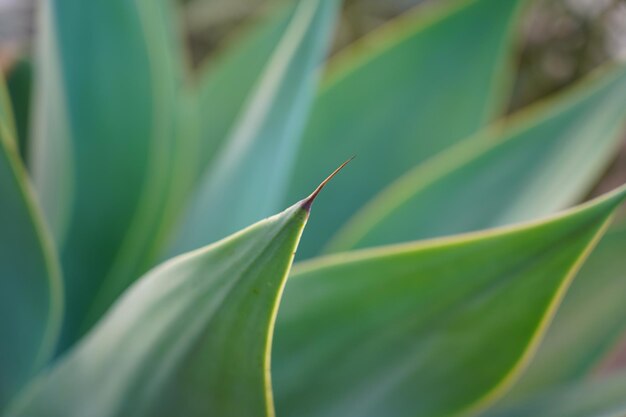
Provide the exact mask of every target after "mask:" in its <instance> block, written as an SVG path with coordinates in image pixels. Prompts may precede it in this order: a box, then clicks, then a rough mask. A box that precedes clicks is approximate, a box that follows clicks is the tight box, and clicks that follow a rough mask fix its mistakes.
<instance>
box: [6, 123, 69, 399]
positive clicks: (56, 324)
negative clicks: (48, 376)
mask: <svg viewBox="0 0 626 417" xmlns="http://www.w3.org/2000/svg"><path fill="white" fill-rule="evenodd" d="M0 231H1V232H0V338H1V339H2V342H1V343H0V410H2V409H3V408H4V406H5V405H6V403H7V402H8V400H9V399H10V398H11V397H12V396H13V395H14V394H15V393H16V391H17V390H18V389H19V388H21V386H22V385H23V384H24V383H25V382H27V381H28V379H29V378H30V377H31V376H32V375H33V374H34V373H35V372H36V371H38V370H39V368H41V366H42V365H44V364H45V362H46V361H47V360H48V359H49V358H50V356H51V354H52V352H53V349H54V346H55V343H56V340H57V336H58V333H59V329H60V325H61V309H62V305H63V302H62V286H61V278H60V274H59V267H58V264H57V260H56V254H55V253H54V250H53V248H52V246H51V242H50V238H49V236H48V235H47V232H46V230H45V228H44V226H43V221H42V216H41V213H40V212H39V209H38V207H37V205H36V203H35V200H34V198H33V193H32V189H31V188H30V185H29V184H28V181H27V177H26V172H25V170H24V167H23V166H22V163H21V162H20V157H19V155H18V151H17V148H16V144H15V141H14V139H13V138H12V136H11V133H10V132H9V129H8V128H7V126H6V125H5V123H4V120H0Z"/></svg>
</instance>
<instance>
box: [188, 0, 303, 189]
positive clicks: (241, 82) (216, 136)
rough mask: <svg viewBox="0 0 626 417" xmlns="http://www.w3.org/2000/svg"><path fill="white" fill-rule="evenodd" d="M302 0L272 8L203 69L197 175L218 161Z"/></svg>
mask: <svg viewBox="0 0 626 417" xmlns="http://www.w3.org/2000/svg"><path fill="white" fill-rule="evenodd" d="M297 4H298V2H288V5H285V6H284V7H283V8H282V9H273V8H272V9H271V11H270V13H269V14H268V16H267V17H264V19H263V20H262V21H261V22H259V23H256V24H255V25H254V26H252V28H250V29H248V30H247V31H245V32H244V33H243V34H242V35H240V36H239V37H238V38H236V39H234V40H233V41H231V45H230V46H229V47H228V48H226V49H225V50H224V51H223V52H222V53H217V54H216V55H217V56H216V57H211V59H210V60H209V61H208V62H205V63H204V64H203V66H202V67H201V69H200V71H199V79H198V80H196V82H195V84H196V86H195V87H196V89H197V90H196V91H193V92H192V93H193V94H196V95H197V96H198V98H197V99H198V103H199V107H200V108H202V109H204V110H205V111H203V112H202V115H201V117H200V119H201V120H200V132H199V140H200V142H199V146H200V147H201V148H200V152H198V155H197V156H196V158H198V166H197V167H196V172H195V176H194V178H195V179H196V180H200V179H201V178H202V176H203V174H204V173H205V172H206V171H207V169H208V168H209V166H210V164H211V162H213V161H214V160H215V157H216V156H217V155H216V154H217V151H218V149H219V148H220V146H222V145H223V144H224V142H225V140H226V139H227V138H228V135H229V133H231V131H232V129H233V128H234V126H235V125H236V124H237V119H238V118H240V117H241V114H242V112H243V111H244V108H245V105H246V103H247V102H248V101H250V96H251V95H252V94H253V93H254V88H255V85H257V84H258V83H259V82H260V79H261V78H262V76H263V71H262V69H263V68H265V67H267V65H268V63H269V61H270V60H271V58H272V55H273V53H274V52H275V50H276V47H277V45H278V44H279V43H280V41H281V39H282V38H283V37H284V36H285V33H286V31H287V29H288V27H289V23H290V22H291V21H292V19H293V18H294V13H295V11H296V10H297Z"/></svg>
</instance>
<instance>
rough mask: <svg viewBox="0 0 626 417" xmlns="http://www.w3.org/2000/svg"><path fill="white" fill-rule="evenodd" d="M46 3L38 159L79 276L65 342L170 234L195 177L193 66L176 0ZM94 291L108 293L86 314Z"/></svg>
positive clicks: (51, 211) (71, 287)
mask: <svg viewBox="0 0 626 417" xmlns="http://www.w3.org/2000/svg"><path fill="white" fill-rule="evenodd" d="M43 7H44V9H43V10H42V13H41V17H42V22H41V25H40V27H41V30H40V38H39V42H40V44H39V53H40V55H39V63H40V68H39V71H38V72H37V76H38V77H39V78H38V82H37V86H38V90H37V92H36V104H35V105H36V106H37V107H36V109H37V113H36V118H37V119H36V120H35V123H36V126H37V131H35V132H34V145H33V147H34V149H33V152H34V153H33V155H34V156H33V159H32V164H33V172H34V177H35V183H36V186H37V189H38V191H39V194H40V197H41V199H42V202H43V206H44V208H45V210H46V214H47V217H48V219H49V221H50V223H51V224H52V226H53V230H54V232H55V238H56V241H57V244H58V245H59V246H60V247H61V259H62V263H63V268H64V271H65V275H66V280H67V283H68V284H67V286H66V290H67V293H66V298H67V308H68V314H67V317H68V320H66V322H65V327H64V337H63V347H66V346H68V345H69V344H71V342H72V341H74V340H75V339H76V337H77V335H79V334H80V333H81V332H83V331H84V330H86V329H87V328H88V325H89V323H90V322H93V321H95V319H97V316H98V315H99V314H100V313H101V311H102V310H103V309H104V308H105V307H106V306H107V305H108V303H110V301H111V297H108V296H106V295H96V294H97V293H98V292H100V291H103V290H101V289H100V286H101V283H102V282H105V281H106V282H108V281H111V280H112V281H115V285H114V286H115V287H116V288H118V287H121V289H123V288H124V286H125V285H127V284H128V283H129V282H131V281H132V280H133V279H135V278H136V277H138V276H139V275H140V274H141V273H143V272H145V270H146V269H147V268H148V267H149V266H150V265H151V264H152V260H153V258H154V257H155V256H156V253H157V251H158V249H159V248H155V246H158V244H159V243H160V242H161V241H162V240H163V239H162V237H161V236H160V235H161V234H163V233H164V231H163V230H162V228H163V227H165V225H166V224H167V223H168V219H167V217H168V215H171V213H170V212H171V209H170V208H169V207H171V205H172V204H174V203H175V202H176V201H177V200H176V198H175V197H178V195H177V193H178V191H177V188H178V187H182V186H181V185H180V184H179V182H180V181H181V176H184V175H187V174H186V173H185V171H184V170H178V169H177V168H178V167H180V166H183V167H184V163H185V157H186V155H184V154H181V153H182V151H181V149H183V148H184V147H185V146H186V139H185V137H176V134H177V133H179V132H178V131H177V129H178V128H179V127H178V126H177V125H176V123H177V116H178V111H179V110H178V107H179V106H178V103H177V94H178V88H179V86H180V84H181V83H182V74H181V72H182V71H181V69H180V68H178V67H177V65H176V64H177V63H178V59H177V58H178V56H175V54H174V51H173V49H174V48H173V44H174V35H173V31H174V29H173V24H172V23H171V22H170V21H169V20H171V18H172V16H171V13H170V10H169V2H163V1H161V2H159V1H157V2H155V1H150V0H134V1H126V0H111V1H105V2H83V1H79V0H51V1H47V2H44V4H43ZM111 28H115V30H113V31H112V30H111ZM77 34H80V35H77ZM174 139H176V140H174ZM189 151H190V150H189ZM120 283H121V284H120ZM109 285H113V284H109ZM107 293H110V291H107ZM115 293H119V291H117V292H115ZM94 297H96V298H99V299H102V298H104V300H100V301H98V304H99V307H97V309H96V310H95V311H92V312H90V313H87V311H88V310H89V309H90V308H91V307H90V305H91V304H92V302H93V300H94Z"/></svg>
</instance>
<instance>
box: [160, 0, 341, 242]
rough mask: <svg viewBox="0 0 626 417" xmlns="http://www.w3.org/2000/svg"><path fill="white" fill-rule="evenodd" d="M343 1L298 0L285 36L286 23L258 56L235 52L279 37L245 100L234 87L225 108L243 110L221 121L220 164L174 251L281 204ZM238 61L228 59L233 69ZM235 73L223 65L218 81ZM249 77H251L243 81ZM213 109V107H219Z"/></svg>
mask: <svg viewBox="0 0 626 417" xmlns="http://www.w3.org/2000/svg"><path fill="white" fill-rule="evenodd" d="M337 7H338V2H337V1H336V0H306V1H300V2H297V3H296V7H295V10H293V13H292V14H289V21H288V24H286V25H285V22H284V21H283V20H280V22H279V23H280V24H279V25H278V26H280V28H281V29H282V31H280V37H279V38H277V37H275V35H276V34H277V33H278V31H279V28H275V27H272V28H271V29H272V30H271V31H270V32H271V33H269V34H265V36H267V37H268V39H265V37H263V38H262V39H261V40H262V42H260V43H261V44H262V45H261V48H260V51H257V52H256V54H259V55H260V56H259V57H257V56H256V55H255V56H253V57H249V56H246V58H245V59H243V58H242V57H241V56H237V57H235V58H232V57H231V60H235V62H238V63H240V64H251V63H253V62H257V61H259V62H262V61H263V60H262V59H261V58H262V57H263V56H264V54H263V51H264V49H265V48H267V47H268V46H269V44H270V41H274V42H276V41H277V43H276V44H275V45H273V47H272V54H271V57H269V58H268V59H267V63H266V66H265V67H264V68H262V75H261V76H260V77H259V78H258V80H257V81H256V82H255V83H254V85H253V87H252V89H251V90H250V91H248V92H247V93H246V96H245V104H241V105H239V100H240V95H241V94H242V93H243V91H240V90H239V88H238V89H237V90H235V92H234V98H233V99H232V100H233V102H232V103H229V101H227V103H228V104H227V107H226V109H227V110H228V111H234V110H237V109H239V110H240V114H237V116H236V121H234V120H233V117H232V115H231V116H230V117H229V116H226V117H225V118H224V120H223V121H222V122H220V123H218V124H217V127H216V129H217V131H216V133H217V134H221V133H224V132H226V131H227V129H230V130H229V136H228V138H227V139H226V141H224V143H223V146H222V148H221V149H220V151H219V153H218V155H217V158H216V160H215V161H214V163H213V165H212V166H211V167H210V168H209V169H208V170H207V171H206V172H205V173H204V175H203V177H202V178H201V179H200V180H199V183H198V188H197V190H196V192H195V194H194V196H193V198H192V199H191V202H190V206H189V209H188V210H187V212H186V213H185V214H184V215H183V216H182V218H181V227H180V230H179V232H178V236H177V237H176V238H175V240H174V243H173V249H172V252H173V253H180V252H183V251H186V250H190V249H195V248H197V247H199V246H201V245H203V244H206V243H209V242H211V241H214V240H216V239H218V238H222V237H224V236H225V235H227V234H229V233H232V232H233V231H235V230H237V229H239V228H241V227H244V226H245V225H246V224H249V223H251V222H254V221H256V220H258V219H260V218H263V217H265V216H267V215H269V214H270V213H272V212H274V211H275V210H277V209H278V207H280V206H281V200H282V198H283V194H284V191H285V188H286V182H287V179H286V178H287V176H286V173H288V172H289V171H290V169H291V166H292V162H293V155H294V153H295V151H296V149H297V144H298V140H297V138H298V136H299V135H300V131H301V128H302V125H303V123H304V121H305V118H306V116H307V110H308V107H309V104H310V102H311V100H312V97H313V92H314V87H315V80H316V75H317V67H318V65H319V64H320V62H321V61H322V60H323V58H324V53H325V50H326V44H327V42H328V38H329V36H330V34H331V32H332V25H333V22H334V17H335V14H336V11H337ZM257 43H258V42H255V43H254V44H253V45H257ZM249 48H250V45H244V49H243V51H242V53H243V52H245V51H248V50H249ZM240 61H243V62H240ZM232 64H233V63H232V62H227V63H226V68H230V67H231V66H232ZM246 70H249V68H246ZM256 70H257V71H259V69H258V68H257V69H256ZM246 72H247V71H246ZM249 75H250V74H248V76H249ZM233 76H234V74H230V73H229V74H224V73H223V71H222V72H220V73H218V78H217V80H218V81H219V80H222V81H224V80H223V78H225V77H226V78H227V79H230V81H231V84H232V83H233V82H235V81H234V79H233V78H232V77H233ZM249 81H250V80H249V79H248V77H244V86H246V85H248V83H249ZM231 84H229V86H230V85H231ZM220 91H221V92H223V87H222V86H219V85H215V86H214V88H210V89H209V92H212V93H213V94H217V93H219V92H220ZM222 96H223V94H222V95H221V96H216V97H215V98H214V99H213V100H219V99H220V98H221V97H222ZM206 111H208V112H211V111H212V108H207V109H206ZM223 113H224V110H220V111H217V115H218V116H219V115H221V114H223ZM231 120H233V121H232V122H231ZM230 123H232V125H230ZM207 128H208V129H212V128H213V127H212V126H208V127H207ZM305 189H306V188H305Z"/></svg>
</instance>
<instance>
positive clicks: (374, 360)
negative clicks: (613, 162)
mask: <svg viewBox="0 0 626 417" xmlns="http://www.w3.org/2000/svg"><path fill="white" fill-rule="evenodd" d="M625 198H626V187H623V188H621V189H620V190H618V191H616V192H614V193H612V194H609V195H607V196H604V197H602V198H600V199H597V200H594V201H593V202H591V203H589V204H586V205H584V206H581V207H579V208H576V209H574V210H571V211H569V212H566V213H564V214H561V215H558V216H556V217H553V218H550V219H547V220H543V221H540V222H535V223H530V224H525V225H522V226H519V227H511V228H504V229H500V230H497V229H496V230H494V231H490V232H484V233H477V234H473V235H467V236H462V237H457V238H451V239H440V240H433V241H426V242H422V243H416V244H408V245H399V246H391V247H382V248H378V249H372V250H364V251H358V252H352V253H344V254H337V255H334V256H329V257H326V258H320V259H319V260H314V261H311V262H309V263H304V264H301V265H299V267H298V268H297V269H296V270H294V273H293V274H292V277H291V279H290V281H289V283H288V285H287V287H286V291H285V296H284V302H283V305H282V306H281V309H280V313H279V317H278V321H277V326H276V335H275V348H274V352H273V368H272V370H273V376H274V381H275V386H274V388H275V393H276V402H277V410H278V414H279V415H282V416H287V417H288V416H298V417H309V416H316V417H317V416H319V417H322V416H323V417H334V416H341V417H350V416H359V417H368V416H372V417H373V416H381V415H385V416H393V417H403V416H407V417H408V416H413V417H415V416H428V417H437V416H448V415H452V414H455V413H459V412H461V411H464V412H466V411H468V410H473V411H477V410H480V409H482V408H483V407H485V406H486V405H488V404H489V403H491V402H492V401H493V400H494V399H496V398H498V397H499V396H500V395H501V394H502V393H503V392H504V391H505V389H507V388H508V387H509V386H510V385H511V383H512V382H513V381H514V379H515V378H516V377H517V375H518V374H519V372H520V370H521V369H522V368H523V367H524V366H525V364H526V362H527V361H528V359H529V358H530V356H531V354H532V352H533V351H534V350H535V348H536V346H537V344H538V341H539V339H540V337H541V335H542V334H543V332H544V329H545V327H546V325H547V323H548V322H549V321H550V319H551V317H552V315H553V314H554V311H555V309H556V308H557V306H558V304H559V302H560V300H561V298H562V296H563V294H564V292H565V290H566V288H567V286H568V284H569V282H570V281H571V279H572V277H573V275H574V273H575V271H576V270H577V268H578V267H579V265H580V264H581V263H582V261H583V259H584V257H585V255H586V254H587V253H588V252H589V251H590V250H591V248H592V246H593V244H594V242H595V241H596V240H597V239H598V238H599V236H600V235H601V233H602V231H603V229H604V226H605V224H606V223H607V222H608V219H609V217H610V215H611V214H612V212H613V210H614V209H615V208H616V206H618V205H619V204H620V203H621V202H622V201H623V200H624V199H625Z"/></svg>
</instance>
